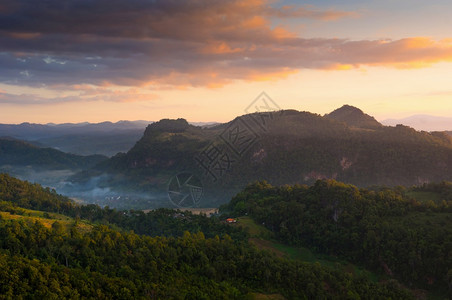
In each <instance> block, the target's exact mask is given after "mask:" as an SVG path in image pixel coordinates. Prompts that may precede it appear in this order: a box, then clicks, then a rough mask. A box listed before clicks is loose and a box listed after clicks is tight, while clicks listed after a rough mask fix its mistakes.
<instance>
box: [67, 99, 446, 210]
mask: <svg viewBox="0 0 452 300" xmlns="http://www.w3.org/2000/svg"><path fill="white" fill-rule="evenodd" d="M181 172H186V173H190V174H193V175H195V176H196V177H198V178H200V181H201V182H202V184H203V188H204V190H203V193H204V198H203V199H204V200H203V201H205V202H204V203H202V204H201V205H208V206H211V205H218V204H220V203H223V202H225V201H228V199H229V198H230V197H231V196H232V195H233V194H234V193H236V192H237V191H238V190H240V189H241V188H242V187H243V186H244V185H246V184H247V183H248V182H251V181H254V180H267V181H269V182H270V183H272V184H276V185H280V184H297V183H298V184H311V183H313V182H314V181H315V180H317V179H322V178H334V179H337V180H340V181H343V182H348V183H352V184H356V185H358V186H363V187H364V186H370V185H391V186H393V185H415V184H422V183H425V182H431V181H441V180H452V139H451V137H450V136H448V135H447V134H445V133H441V132H435V133H427V132H418V131H416V130H414V129H412V128H410V127H407V126H402V125H399V126H396V127H388V126H383V125H382V124H380V123H378V122H377V121H376V120H375V119H374V118H373V117H371V116H369V115H366V114H365V113H363V112H362V111H361V110H359V109H358V108H355V107H352V106H348V105H346V106H343V107H342V108H340V109H338V110H335V111H334V112H332V113H330V114H327V115H325V116H320V115H317V114H312V113H309V112H299V111H296V110H285V111H281V112H275V113H272V114H268V113H260V114H258V113H256V114H249V115H244V116H241V117H237V118H236V119H234V120H232V121H231V122H228V123H225V124H220V125H217V126H213V127H209V128H201V127H197V126H193V125H190V124H189V123H188V122H187V121H186V120H184V119H178V120H168V119H165V120H161V121H159V122H156V123H153V124H151V125H149V126H148V127H147V128H146V131H145V132H144V135H143V137H142V138H141V139H140V140H139V141H138V142H137V143H136V144H135V146H134V147H132V148H131V149H130V150H129V151H128V152H127V153H122V154H118V155H116V156H114V157H112V158H111V159H109V160H107V161H104V162H101V163H100V164H98V165H97V166H95V167H94V168H92V169H90V170H87V171H84V172H82V173H80V174H78V175H76V176H74V177H73V178H72V179H73V181H74V183H75V184H79V186H83V184H89V185H92V182H93V180H95V181H96V183H97V184H98V185H99V186H100V187H102V188H107V187H114V189H118V190H123V191H138V190H139V191H142V192H144V193H148V194H150V195H151V194H154V193H155V195H165V192H166V190H167V189H168V182H170V180H171V178H173V177H174V176H175V175H177V174H180V173H181ZM165 197H166V196H164V198H162V199H161V200H162V201H163V202H164V201H166V202H167V204H168V203H169V202H168V200H167V198H165Z"/></svg>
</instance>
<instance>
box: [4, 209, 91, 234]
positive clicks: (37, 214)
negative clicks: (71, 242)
mask: <svg viewBox="0 0 452 300" xmlns="http://www.w3.org/2000/svg"><path fill="white" fill-rule="evenodd" d="M0 216H1V218H3V219H5V220H11V219H15V220H24V221H31V222H33V223H34V222H36V221H38V222H40V223H41V224H42V225H44V226H45V227H47V228H51V227H52V224H53V223H55V222H59V223H60V224H61V225H63V226H64V227H65V228H66V229H69V228H70V227H71V226H73V225H74V223H75V219H73V218H71V217H68V216H65V215H61V214H57V213H48V212H42V211H37V210H31V209H21V212H20V213H16V214H12V213H10V212H4V211H0ZM92 227H93V226H92V225H91V224H90V223H88V222H86V221H83V220H81V221H80V222H78V224H77V228H78V229H79V230H81V231H82V232H83V231H89V230H91V228H92Z"/></svg>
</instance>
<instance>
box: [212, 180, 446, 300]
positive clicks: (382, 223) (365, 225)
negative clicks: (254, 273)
mask: <svg viewBox="0 0 452 300" xmlns="http://www.w3.org/2000/svg"><path fill="white" fill-rule="evenodd" d="M416 198H420V199H422V201H418V200H416ZM433 199H435V201H433ZM221 210H222V211H226V212H229V213H230V214H231V215H234V216H241V215H245V214H246V215H247V216H251V217H252V218H253V219H254V220H255V221H256V222H257V223H258V224H265V226H266V227H267V228H268V229H269V230H270V231H272V232H273V233H275V236H276V238H277V239H278V240H280V241H281V242H284V243H289V244H293V245H302V246H304V247H309V248H311V249H315V250H316V251H319V252H321V253H325V254H328V255H333V256H339V257H342V258H344V259H347V260H349V261H353V262H356V263H362V264H364V265H366V266H367V267H368V268H370V269H372V270H375V271H378V272H384V273H386V274H387V275H389V276H391V277H394V278H397V279H399V280H400V281H402V282H403V283H405V284H406V285H407V286H410V287H417V288H422V289H428V290H431V291H436V292H438V294H437V295H441V296H439V297H438V299H446V298H448V296H449V297H450V296H452V257H451V253H452V252H451V251H452V182H442V183H440V184H428V185H424V186H421V187H416V188H412V189H406V188H404V187H401V186H399V187H397V188H393V189H389V188H381V187H380V188H377V187H374V188H373V189H358V188H357V187H355V186H352V185H346V184H343V183H340V182H337V181H334V180H323V181H317V182H316V183H315V184H314V185H313V186H310V187H308V186H303V185H295V186H287V185H286V186H282V187H274V186H272V185H270V184H268V183H266V182H257V183H254V184H250V185H249V186H248V187H247V188H246V189H245V190H244V191H242V192H241V193H239V194H238V195H237V196H235V197H234V198H233V199H232V200H231V202H230V203H229V204H228V205H225V206H223V207H222V208H221ZM439 291H441V292H439Z"/></svg>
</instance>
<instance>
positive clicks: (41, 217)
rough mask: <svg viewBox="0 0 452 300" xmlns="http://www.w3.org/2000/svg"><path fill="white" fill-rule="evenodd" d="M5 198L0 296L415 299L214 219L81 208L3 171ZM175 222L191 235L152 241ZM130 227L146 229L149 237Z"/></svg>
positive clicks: (0, 209)
mask: <svg viewBox="0 0 452 300" xmlns="http://www.w3.org/2000/svg"><path fill="white" fill-rule="evenodd" d="M0 200H1V201H0V266H1V267H0V297H1V298H6V299H19V298H26V299H35V298H39V299H62V298H96V299H170V298H173V299H232V298H235V299H261V298H262V297H264V298H265V297H267V296H272V297H275V298H276V299H284V298H287V299H295V298H308V299H319V298H324V299H332V298H334V299H350V298H366V299H382V298H385V299H413V298H414V296H413V295H414V294H413V293H412V292H411V291H408V290H407V289H406V288H404V287H402V286H401V285H400V284H399V283H398V282H397V281H396V280H394V279H389V280H384V281H380V282H373V281H371V280H369V279H368V278H365V277H360V276H357V275H354V274H353V273H349V272H342V271H339V270H337V269H335V268H330V267H324V266H321V265H320V264H317V263H315V264H314V263H305V262H300V261H294V260H288V259H283V258H278V257H276V256H275V255H272V254H270V253H268V252H264V251H260V250H258V249H256V248H254V247H253V246H251V245H250V244H248V243H247V241H246V235H245V236H244V235H243V234H240V232H241V231H240V229H239V228H235V227H231V226H229V225H226V224H224V223H221V222H220V221H219V220H218V219H216V218H212V219H208V218H207V217H205V216H197V217H193V216H191V215H190V214H189V213H188V212H186V213H187V215H186V216H185V215H184V214H181V213H180V212H174V211H172V213H170V212H171V211H170V210H160V211H157V212H156V213H154V212H150V213H148V214H144V213H142V212H141V214H140V213H139V212H136V211H123V212H118V211H115V210H111V209H108V208H105V209H101V208H99V207H97V206H95V205H89V206H79V205H77V204H75V203H73V202H71V201H70V200H69V199H67V198H65V197H62V196H59V195H57V194H56V193H55V192H54V191H51V190H49V189H43V188H41V187H40V186H39V185H31V184H29V183H26V182H22V181H19V180H17V179H14V178H11V177H9V176H8V175H5V174H0ZM37 209H40V210H42V211H38V210H37ZM55 212H58V213H55ZM74 214H75V218H72V217H73V216H74ZM175 216H177V217H175ZM181 216H182V217H181ZM89 220H95V221H96V222H95V223H92V222H90V221H89ZM156 220H158V221H159V223H155V221H156ZM175 220H176V221H175ZM174 222H178V224H179V225H180V226H181V227H182V228H184V227H185V228H192V229H191V230H193V231H192V232H189V231H185V232H183V233H182V234H180V235H179V234H174V233H175V232H171V233H170V235H169V236H153V233H154V232H155V230H156V229H158V228H159V226H166V225H167V224H174ZM191 223H195V224H196V223H198V224H203V225H201V227H200V228H199V229H198V230H197V229H196V227H192V224H191ZM125 224H129V225H130V224H135V225H140V226H142V230H143V234H142V235H139V234H136V233H134V232H133V231H129V228H130V227H128V226H129V225H125ZM170 227H173V226H172V225H171V226H169V227H168V228H170ZM200 229H201V230H203V231H204V230H206V231H210V233H209V234H208V235H205V234H204V233H203V231H201V230H200ZM225 232H230V233H231V234H232V235H229V234H225ZM212 235H213V236H212ZM231 236H232V237H231Z"/></svg>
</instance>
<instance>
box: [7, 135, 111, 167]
mask: <svg viewBox="0 0 452 300" xmlns="http://www.w3.org/2000/svg"><path fill="white" fill-rule="evenodd" d="M105 159H107V157H105V156H101V155H91V156H80V155H75V154H67V153H64V152H61V151H58V150H56V149H52V148H40V147H37V146H35V145H32V144H30V143H27V142H24V141H20V140H17V139H13V138H0V167H1V166H4V165H8V166H28V167H32V168H35V169H47V170H63V169H64V170H81V169H85V168H89V167H91V166H93V165H95V164H97V163H99V162H101V161H103V160H105Z"/></svg>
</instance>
